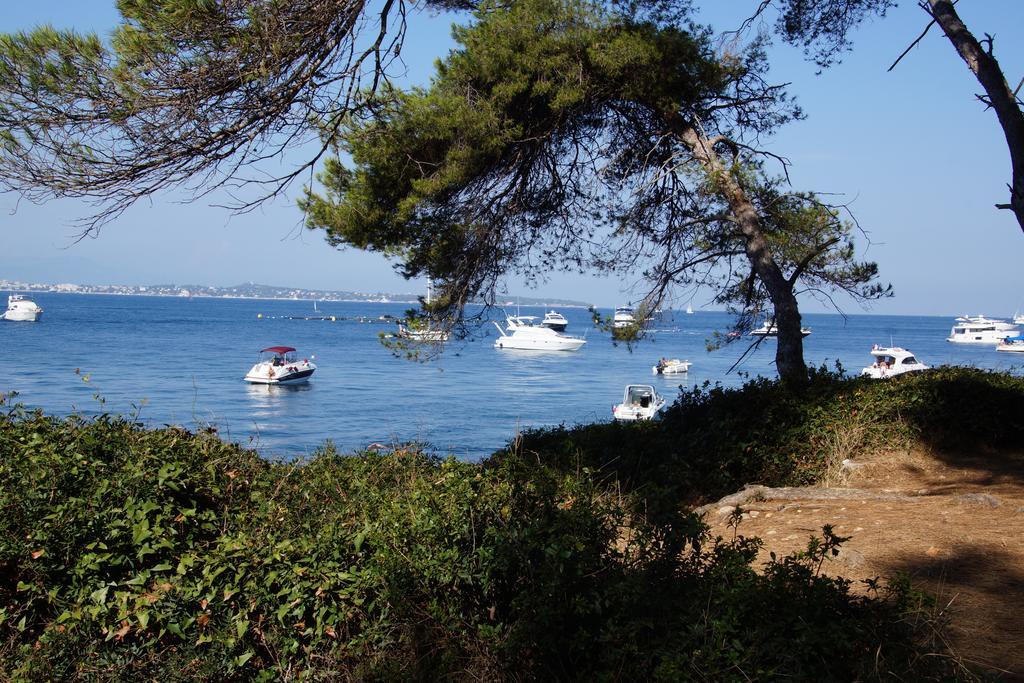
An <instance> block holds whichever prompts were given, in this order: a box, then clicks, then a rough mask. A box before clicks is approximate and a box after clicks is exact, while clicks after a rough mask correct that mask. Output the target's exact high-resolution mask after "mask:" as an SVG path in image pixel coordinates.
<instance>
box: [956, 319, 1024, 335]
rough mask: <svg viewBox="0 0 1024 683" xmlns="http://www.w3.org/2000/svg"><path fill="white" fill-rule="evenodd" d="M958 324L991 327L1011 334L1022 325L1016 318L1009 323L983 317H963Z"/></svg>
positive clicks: (958, 320)
mask: <svg viewBox="0 0 1024 683" xmlns="http://www.w3.org/2000/svg"><path fill="white" fill-rule="evenodd" d="M956 321H957V322H958V323H970V324H972V325H991V326H992V327H994V328H995V329H996V331H998V332H1010V331H1013V330H1014V329H1015V328H1016V327H1017V325H1020V324H1021V323H1019V322H1017V320H1016V316H1014V321H1013V322H1012V323H1008V322H1006V321H1005V320H996V319H994V318H986V317H985V316H983V315H962V316H960V317H959V318H957V319H956Z"/></svg>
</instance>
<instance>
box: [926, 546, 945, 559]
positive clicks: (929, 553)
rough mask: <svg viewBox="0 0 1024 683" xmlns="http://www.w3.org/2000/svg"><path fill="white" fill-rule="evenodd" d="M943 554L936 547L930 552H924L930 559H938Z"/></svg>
mask: <svg viewBox="0 0 1024 683" xmlns="http://www.w3.org/2000/svg"><path fill="white" fill-rule="evenodd" d="M941 552H942V551H941V550H939V549H938V548H936V547H935V546H932V547H931V548H928V550H926V551H924V554H925V555H927V556H928V557H938V556H939V554H940V553H941Z"/></svg>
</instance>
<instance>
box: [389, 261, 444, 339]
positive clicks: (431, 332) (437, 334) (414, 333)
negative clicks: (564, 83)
mask: <svg viewBox="0 0 1024 683" xmlns="http://www.w3.org/2000/svg"><path fill="white" fill-rule="evenodd" d="M433 293H434V292H433V281H431V279H430V278H429V277H428V278H427V298H426V305H427V306H430V301H431V296H432V295H433ZM396 336H397V337H398V338H399V339H405V340H407V341H412V342H422V343H431V344H437V343H441V342H446V341H448V330H445V329H441V328H435V327H433V326H432V325H431V324H430V320H429V319H428V320H427V323H426V327H416V326H408V325H404V324H402V323H399V324H398V334H397V335H396Z"/></svg>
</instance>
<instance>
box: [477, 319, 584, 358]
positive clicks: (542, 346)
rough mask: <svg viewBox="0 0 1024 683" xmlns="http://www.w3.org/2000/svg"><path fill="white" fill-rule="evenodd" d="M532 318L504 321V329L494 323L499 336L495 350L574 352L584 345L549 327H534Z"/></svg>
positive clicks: (574, 338) (577, 338) (582, 341)
mask: <svg viewBox="0 0 1024 683" xmlns="http://www.w3.org/2000/svg"><path fill="white" fill-rule="evenodd" d="M534 320H536V318H535V317H534V316H529V315H517V316H508V317H507V318H506V319H505V329H504V330H503V329H501V325H499V324H498V323H494V326H495V327H497V328H498V334H499V335H500V336H499V337H498V338H497V339H496V340H494V348H496V349H520V350H526V351H576V350H577V349H579V348H580V347H581V346H583V345H584V344H586V343H587V342H586V340H585V339H580V338H579V337H570V336H569V335H567V334H562V333H561V332H555V331H554V330H552V329H551V328H550V327H544V326H543V325H535V324H534Z"/></svg>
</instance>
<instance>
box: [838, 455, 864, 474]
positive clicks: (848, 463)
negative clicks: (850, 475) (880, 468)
mask: <svg viewBox="0 0 1024 683" xmlns="http://www.w3.org/2000/svg"><path fill="white" fill-rule="evenodd" d="M840 467H841V469H844V470H850V471H851V472H852V471H854V470H859V469H861V468H863V467H864V463H862V462H854V461H852V460H850V459H849V458H846V459H845V460H843V462H842V463H841V465H840Z"/></svg>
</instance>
